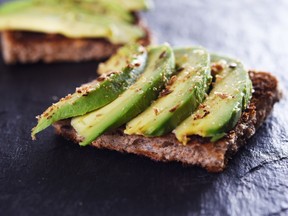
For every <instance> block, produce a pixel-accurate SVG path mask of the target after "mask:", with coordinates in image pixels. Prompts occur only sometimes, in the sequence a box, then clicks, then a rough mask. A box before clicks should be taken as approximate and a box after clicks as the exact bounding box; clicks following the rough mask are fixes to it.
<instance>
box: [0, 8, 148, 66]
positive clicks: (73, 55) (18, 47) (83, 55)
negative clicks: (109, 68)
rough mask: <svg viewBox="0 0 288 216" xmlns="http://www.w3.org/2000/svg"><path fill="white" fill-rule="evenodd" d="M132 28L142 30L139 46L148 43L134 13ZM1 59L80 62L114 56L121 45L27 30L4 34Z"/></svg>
mask: <svg viewBox="0 0 288 216" xmlns="http://www.w3.org/2000/svg"><path fill="white" fill-rule="evenodd" d="M133 15H134V17H135V25H138V26H140V27H141V28H142V29H143V30H144V31H145V33H146V34H145V37H144V38H141V39H139V43H141V44H142V45H144V46H147V45H149V44H150V43H151V33H150V32H149V30H148V28H147V27H146V25H145V24H144V23H143V21H142V20H141V19H140V17H139V16H138V14H137V13H133ZM1 45H2V56H3V59H4V62H5V63H6V64H15V63H18V62H19V63H34V62H39V61H43V62H45V63H52V62H67V61H70V62H80V61H88V60H102V59H106V58H108V57H110V56H111V55H113V54H114V53H115V52H116V50H117V49H118V48H119V47H120V46H122V45H123V44H112V43H111V42H109V41H108V40H107V39H105V38H67V37H65V36H62V35H59V34H45V33H37V32H28V31H9V30H6V31H3V32H2V34H1Z"/></svg>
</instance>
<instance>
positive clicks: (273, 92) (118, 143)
mask: <svg viewBox="0 0 288 216" xmlns="http://www.w3.org/2000/svg"><path fill="white" fill-rule="evenodd" d="M249 74H250V78H251V80H252V83H253V88H254V92H253V96H252V99H251V102H250V105H249V107H248V108H247V109H246V110H245V111H244V112H243V114H242V116H241V119H240V120H239V122H238V123H237V125H236V126H235V128H234V129H233V130H231V131H230V132H229V133H228V134H227V136H225V137H224V138H222V139H220V140H218V141H217V142H210V141H209V139H207V138H206V139H205V138H201V137H199V136H192V137H191V140H190V142H189V143H188V144H187V145H182V144H181V143H179V142H178V141H177V139H176V138H175V136H174V135H173V134H172V133H171V134H168V135H166V136H161V137H154V138H147V137H143V136H138V135H125V134H124V133H123V129H117V130H114V131H110V132H107V133H105V134H104V135H102V136H100V137H99V138H97V139H96V140H95V141H93V142H92V145H93V146H95V147H97V148H107V149H112V150H116V151H120V152H128V153H134V154H138V155H144V156H146V157H149V158H151V159H153V160H156V161H179V162H182V163H183V164H188V165H199V166H201V167H203V168H205V169H207V170H208V171H209V172H220V171H222V170H223V169H224V168H225V167H226V164H227V161H228V159H229V158H230V157H231V156H232V155H233V154H235V153H236V152H237V151H238V149H239V147H241V146H242V145H244V144H245V143H246V142H247V140H248V139H249V138H250V137H251V136H252V135H253V134H254V133H255V131H256V129H257V128H258V127H259V126H260V125H261V124H262V123H263V121H264V120H265V119H266V117H267V116H268V115H269V113H270V112H271V110H272V108H273V105H274V103H276V102H277V101H279V99H280V98H281V92H280V91H279V89H278V81H277V79H276V78H275V77H274V76H272V75H271V74H269V73H266V72H255V71H250V72H249ZM54 127H55V129H56V133H57V134H59V135H62V136H64V137H65V138H67V139H70V140H73V141H74V142H76V143H77V142H78V141H77V136H76V132H75V130H74V129H73V128H72V127H71V125H70V120H69V119H68V120H63V121H59V122H57V123H56V124H54Z"/></svg>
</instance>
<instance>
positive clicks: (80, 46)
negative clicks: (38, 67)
mask: <svg viewBox="0 0 288 216" xmlns="http://www.w3.org/2000/svg"><path fill="white" fill-rule="evenodd" d="M149 7H150V2H149V1H148V0H136V1H133V0H122V1H116V0H109V1H105V0H91V1H90V0H81V1H74V0H62V1H58V0H22V1H20V0H18V1H12V2H9V3H5V4H3V5H1V7H0V31H1V43H2V55H3V59H4V61H5V63H7V64H12V63H17V62H20V63H32V62H38V61H43V62H46V63H49V62H57V61H76V62H78V61H87V60H101V59H105V58H108V57H110V56H111V55H112V54H113V53H115V51H116V50H117V49H118V48H119V47H120V46H122V45H124V44H126V43H128V42H136V41H137V42H138V43H141V44H143V45H148V44H150V32H149V30H148V29H147V27H146V26H145V24H144V23H143V21H142V19H141V18H140V16H139V13H138V12H139V11H141V10H147V9H148V8H149Z"/></svg>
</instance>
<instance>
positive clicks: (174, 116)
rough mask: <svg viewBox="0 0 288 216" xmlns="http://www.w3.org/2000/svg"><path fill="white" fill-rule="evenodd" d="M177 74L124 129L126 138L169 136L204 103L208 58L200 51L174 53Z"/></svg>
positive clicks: (208, 78) (208, 81)
mask: <svg viewBox="0 0 288 216" xmlns="http://www.w3.org/2000/svg"><path fill="white" fill-rule="evenodd" d="M174 54H175V60H176V65H177V67H178V71H179V70H180V72H179V73H178V74H177V75H175V76H173V77H172V78H171V82H170V83H168V86H167V87H166V89H165V90H164V91H163V92H162V94H160V97H159V98H158V99H157V100H156V101H155V102H154V103H153V104H152V105H151V106H150V107H148V108H147V109H146V110H145V111H144V112H143V113H141V114H140V115H138V116H137V117H136V118H134V119H132V120H131V121H130V122H128V123H127V125H126V130H125V131H124V132H125V133H126V134H130V135H131V134H138V135H144V136H148V137H151V136H161V135H164V134H166V133H169V132H171V131H172V130H173V129H175V128H176V127H177V125H178V124H179V123H181V122H182V121H183V120H184V119H186V118H187V117H188V116H189V115H191V114H192V112H193V111H195V109H196V108H197V107H198V106H199V104H200V103H202V102H203V100H204V99H205V95H206V93H207V91H208V88H209V85H210V82H211V75H210V55H209V53H208V52H207V51H206V50H205V49H203V48H200V47H195V48H181V49H175V50H174Z"/></svg>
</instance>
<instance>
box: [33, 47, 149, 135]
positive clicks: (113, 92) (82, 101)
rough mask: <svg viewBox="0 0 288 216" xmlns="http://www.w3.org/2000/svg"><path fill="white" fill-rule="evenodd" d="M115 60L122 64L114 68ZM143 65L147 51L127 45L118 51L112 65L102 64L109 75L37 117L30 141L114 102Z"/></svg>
mask: <svg viewBox="0 0 288 216" xmlns="http://www.w3.org/2000/svg"><path fill="white" fill-rule="evenodd" d="M117 59H119V60H121V61H124V62H125V64H118V65H115V64H117ZM146 61H147V51H146V49H145V48H144V47H143V46H141V45H138V44H129V45H126V46H124V47H122V48H120V49H119V50H118V52H117V53H116V54H115V55H114V56H113V57H112V61H111V60H108V61H107V62H106V63H104V64H105V65H106V68H109V67H111V68H112V69H113V70H112V71H109V73H108V74H106V75H102V76H100V77H99V78H98V79H97V80H95V81H92V82H90V83H87V84H85V85H83V86H81V87H80V88H77V89H76V92H75V93H73V94H72V95H68V96H67V97H65V98H63V99H61V100H60V101H59V102H57V103H55V104H53V105H52V106H51V107H49V108H48V109H47V110H46V111H45V112H44V113H43V114H42V115H40V116H39V117H38V124H37V126H36V127H34V128H33V129H32V138H35V135H36V134H37V133H38V132H40V131H42V130H44V129H45V128H47V127H48V126H50V125H51V124H53V123H54V122H56V121H58V120H61V119H66V118H70V117H74V116H79V115H84V114H86V113H88V112H91V111H93V110H96V109H99V108H101V107H103V106H105V105H106V104H108V103H110V102H111V101H113V100H115V99H116V98H117V97H118V96H119V95H120V94H121V93H122V92H124V91H125V90H126V88H128V87H129V86H130V85H132V84H133V83H134V82H135V81H136V80H137V78H138V76H139V75H140V74H141V73H143V71H144V68H145V65H146ZM127 64H128V65H127Z"/></svg>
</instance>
